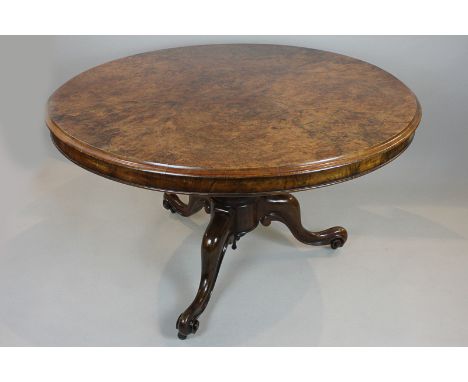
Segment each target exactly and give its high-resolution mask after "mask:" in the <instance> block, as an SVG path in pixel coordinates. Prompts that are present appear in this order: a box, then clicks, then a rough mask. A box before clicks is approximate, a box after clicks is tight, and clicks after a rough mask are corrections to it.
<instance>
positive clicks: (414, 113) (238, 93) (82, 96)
mask: <svg viewBox="0 0 468 382" xmlns="http://www.w3.org/2000/svg"><path fill="white" fill-rule="evenodd" d="M420 119H421V107H420V105H419V102H418V100H417V99H416V96H415V95H414V94H413V93H412V92H411V90H409V89H408V88H407V87H406V86H405V85H404V84H403V83H402V82H400V81H399V80H398V79H396V78H395V77H393V76H392V75H391V74H389V73H387V72H385V71H384V70H382V69H380V68H378V67H376V66H373V65H371V64H368V63H366V62H363V61H359V60H357V59H354V58H351V57H346V56H343V55H339V54H335V53H331V52H324V51H320V50H314V49H306V48H299V47H290V46H279V45H239V44H237V45H209V46H193V47H185V48H176V49H167V50H161V51H156V52H149V53H144V54H139V55H136V56H130V57H126V58H123V59H120V60H116V61H112V62H109V63H107V64H104V65H100V66H98V67H96V68H93V69H91V70H88V71H86V72H84V73H81V74H80V75H78V76H76V77H75V78H73V79H71V80H70V81H68V82H67V83H66V84H64V85H63V86H62V87H60V88H59V89H58V90H56V91H55V93H54V94H53V95H52V96H51V97H50V99H49V102H48V108H47V119H46V122H47V126H48V127H49V130H50V133H51V137H52V140H53V142H54V144H55V145H56V146H57V148H58V149H59V150H60V151H61V152H62V153H63V154H64V155H65V156H66V157H68V158H69V159H70V160H72V161H73V162H75V163H76V164H78V165H80V166H82V167H84V168H85V169H88V170H90V171H92V172H95V173H97V174H99V175H101V176H104V177H107V178H110V179H113V180H116V181H120V182H123V183H127V184H130V185H134V186H138V187H145V188H149V189H154V190H160V191H165V194H164V200H163V205H164V207H165V208H167V209H168V210H170V211H172V212H173V213H178V214H180V215H182V216H190V215H193V214H194V213H196V212H198V211H200V210H201V209H202V208H205V211H206V212H208V213H210V214H211V220H210V223H209V225H208V228H207V229H206V232H205V235H204V237H203V241H202V246H201V258H202V271H201V280H200V285H199V289H198V292H197V294H196V296H195V299H194V300H193V302H192V303H191V305H190V306H189V307H188V308H187V309H186V310H185V311H184V312H183V313H182V314H181V315H180V317H179V319H178V320H177V329H178V331H179V338H182V339H184V338H186V337H187V336H188V335H189V334H193V333H195V332H196V331H197V329H198V326H199V322H198V317H199V316H200V315H201V314H202V313H203V311H204V310H205V308H206V306H207V304H208V301H209V298H210V296H211V292H212V290H213V288H214V285H215V282H216V278H217V275H218V272H219V268H220V266H221V262H222V260H223V256H224V254H225V252H226V249H227V247H228V246H229V245H232V248H233V249H235V248H236V246H237V242H238V241H239V239H240V238H241V237H242V236H243V235H245V234H246V233H248V232H249V231H251V230H253V229H255V227H257V225H258V224H259V223H262V224H263V225H269V224H270V223H271V221H279V222H282V223H284V224H285V225H287V226H288V227H289V229H290V230H291V232H292V234H293V235H294V236H295V237H296V238H297V239H298V240H299V241H301V242H303V243H305V244H311V245H330V246H331V247H332V248H334V249H336V248H338V247H341V246H342V245H343V244H344V243H345V242H346V239H347V233H346V230H345V229H344V228H342V227H333V228H329V229H327V230H324V231H320V232H310V231H308V230H306V229H305V228H304V227H303V226H302V224H301V216H300V208H299V204H298V202H297V200H296V199H295V198H294V197H293V196H292V195H290V194H288V193H286V192H285V191H297V190H303V189H308V188H313V187H320V186H324V185H328V184H332V183H336V182H341V181H344V180H348V179H352V178H354V177H357V176H360V175H363V174H365V173H367V172H369V171H372V170H375V169H376V168H378V167H380V166H382V165H384V164H386V163H388V162H389V161H391V160H392V159H394V158H395V157H397V156H398V155H399V154H400V153H402V152H403V151H404V150H405V149H406V148H407V147H408V146H409V144H410V143H411V141H412V139H413V136H414V134H415V130H416V128H417V126H418V124H419V122H420ZM176 193H185V194H189V201H188V203H187V204H185V203H183V202H182V201H181V200H180V199H179V197H178V196H177V195H176Z"/></svg>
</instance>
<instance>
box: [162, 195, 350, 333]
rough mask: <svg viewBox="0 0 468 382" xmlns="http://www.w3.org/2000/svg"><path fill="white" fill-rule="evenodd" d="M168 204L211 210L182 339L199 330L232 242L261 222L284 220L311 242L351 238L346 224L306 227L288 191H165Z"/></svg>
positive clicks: (183, 210)
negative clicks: (181, 194) (186, 195)
mask: <svg viewBox="0 0 468 382" xmlns="http://www.w3.org/2000/svg"><path fill="white" fill-rule="evenodd" d="M164 206H165V207H166V208H167V209H169V210H171V211H172V212H173V213H179V214H180V215H182V216H190V215H193V214H194V213H196V212H198V211H199V210H201V209H202V208H203V206H205V211H207V212H209V213H210V214H211V219H210V223H209V224H208V227H207V229H206V231H205V234H204V236H203V240H202V245H201V277H200V284H199V287H198V290H197V293H196V295H195V298H194V299H193V301H192V303H191V304H190V305H189V306H188V308H187V309H186V310H185V311H184V312H182V314H181V315H180V316H179V318H178V319H177V322H176V328H177V330H178V337H179V338H180V339H186V338H187V336H188V335H190V334H195V333H196V332H197V330H198V327H199V324H200V323H199V321H198V317H199V316H200V315H201V314H202V313H203V311H204V310H205V308H206V307H207V305H208V302H209V300H210V297H211V294H212V292H213V288H214V286H215V283H216V279H217V277H218V273H219V269H220V267H221V263H222V261H223V257H224V254H225V253H226V250H227V248H228V246H229V245H232V248H233V249H236V248H237V242H238V241H239V240H240V238H241V237H242V236H244V235H245V234H247V233H248V232H250V231H252V230H254V229H255V228H256V227H257V226H258V224H259V223H262V224H263V225H266V226H268V225H270V224H271V222H272V221H279V222H281V223H284V224H285V225H286V226H287V227H288V228H289V229H290V231H291V233H292V234H293V235H294V237H295V238H296V239H298V240H299V241H301V242H302V243H304V244H309V245H330V246H331V248H333V249H337V248H339V247H342V246H343V245H344V243H345V242H346V240H347V238H348V233H347V232H346V230H345V229H344V228H343V227H332V228H329V229H326V230H323V231H319V232H311V231H308V230H306V229H305V228H304V227H303V226H302V223H301V213H300V208H299V202H298V201H297V199H296V198H295V197H294V196H292V195H290V194H287V193H283V194H275V195H269V196H252V197H213V198H212V197H208V198H203V197H197V196H191V197H190V199H189V202H188V204H185V203H183V202H181V200H180V199H179V198H178V197H177V196H176V195H173V194H165V195H164ZM206 207H207V208H206Z"/></svg>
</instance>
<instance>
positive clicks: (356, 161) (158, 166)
mask: <svg viewBox="0 0 468 382" xmlns="http://www.w3.org/2000/svg"><path fill="white" fill-rule="evenodd" d="M212 45H214V46H221V45H249V46H254V45H271V46H281V47H293V48H302V49H307V50H313V51H318V52H327V53H332V54H336V55H339V56H344V57H347V58H351V59H352V60H355V61H359V62H362V63H364V64H367V65H371V66H373V67H375V68H377V69H379V70H381V71H382V72H384V73H386V74H389V75H390V76H391V77H393V78H394V79H395V80H396V81H398V82H399V83H401V84H402V85H403V86H404V87H405V88H406V90H407V92H408V94H410V95H411V96H412V97H413V99H414V101H415V104H416V109H415V114H414V116H413V118H412V120H411V121H410V122H409V123H408V125H407V126H406V127H405V128H404V129H402V130H400V131H399V132H398V133H397V134H395V135H394V136H392V137H391V138H389V139H387V140H386V141H384V142H381V143H379V144H377V145H374V146H371V147H368V148H366V149H363V150H360V151H355V152H352V153H346V154H344V155H342V156H338V157H335V158H329V159H327V160H323V161H320V162H317V161H312V162H310V163H303V164H300V165H298V164H287V165H282V166H268V165H266V166H263V167H251V168H224V169H223V168H221V167H220V168H203V167H194V166H191V167H189V166H179V165H171V164H164V163H154V162H148V161H143V160H138V159H136V158H132V157H124V156H120V155H118V154H116V153H111V152H109V151H105V150H102V149H100V148H98V147H94V146H92V145H90V144H88V143H86V142H84V141H81V140H79V139H78V138H75V137H73V136H72V135H70V134H68V133H67V132H66V131H65V130H63V129H61V128H60V126H59V125H58V124H57V123H56V122H55V121H54V120H53V119H52V118H51V116H50V102H51V100H52V99H53V97H54V95H55V94H56V93H57V91H58V90H59V89H61V88H62V87H63V86H64V85H65V84H67V83H68V82H70V81H72V80H73V79H75V78H76V77H78V76H80V75H81V74H83V73H86V72H88V71H91V70H93V69H95V68H97V67H100V66H103V65H106V64H109V63H111V62H115V61H119V60H122V59H125V58H128V57H133V56H140V55H145V54H150V53H154V52H161V51H168V50H173V49H181V48H183V47H176V48H168V49H162V50H157V51H153V52H143V53H140V54H137V55H132V56H127V57H123V58H119V59H116V60H112V61H109V62H106V63H103V64H101V65H97V66H95V67H93V68H90V69H88V70H86V71H84V72H82V73H79V74H78V75H77V76H74V77H73V78H71V79H70V80H69V81H67V82H66V83H65V84H63V85H62V86H60V87H59V88H58V89H57V90H56V91H54V93H53V94H52V95H51V96H50V98H49V100H48V106H47V112H46V124H47V126H48V128H49V130H50V132H51V134H52V137H53V139H54V143H55V144H56V145H57V143H59V142H60V145H61V147H59V150H60V151H61V152H62V153H63V154H64V155H65V156H67V157H68V158H69V159H72V158H71V157H70V155H71V151H73V152H74V156H75V158H74V159H72V160H73V161H74V162H75V163H77V164H78V165H80V166H82V167H84V168H87V169H89V170H91V171H93V172H96V173H98V174H99V175H103V176H108V177H111V178H113V179H114V180H119V181H123V182H124V183H130V184H132V185H135V186H140V187H147V188H154V189H160V190H168V191H179V192H185V193H190V192H191V191H190V188H189V187H188V186H184V187H185V188H184V187H182V188H180V190H179V189H178V186H177V184H179V183H181V182H182V183H183V182H185V183H187V182H189V183H190V182H197V183H199V190H198V191H194V192H196V193H201V191H203V192H204V193H207V194H211V193H215V194H216V193H219V192H221V190H219V191H218V190H217V189H216V187H215V186H214V182H216V181H218V180H223V182H227V183H231V185H232V187H233V190H232V192H231V191H228V192H226V191H223V192H222V193H226V194H230V193H238V191H240V192H243V193H249V194H250V193H258V192H268V191H269V190H271V191H272V192H273V191H276V190H280V189H281V185H283V188H284V190H295V189H306V188H314V187H317V186H321V185H325V184H330V183H336V182H338V181H343V180H347V179H350V178H353V177H355V176H358V175H357V174H354V173H352V174H351V173H350V171H351V169H353V171H354V170H355V169H356V168H357V169H358V173H359V172H360V173H362V174H364V173H367V172H369V171H372V170H373V169H376V168H378V167H380V166H382V165H383V164H385V163H387V162H389V161H390V160H391V159H393V158H394V157H396V156H397V155H398V154H399V153H401V152H402V151H404V149H406V147H407V146H408V145H409V144H410V143H411V140H412V138H413V136H414V133H415V130H416V128H417V127H418V125H419V123H420V121H421V116H422V111H421V105H420V103H419V101H418V99H417V97H416V95H415V94H414V93H413V92H412V91H411V89H409V88H408V87H407V86H406V85H405V84H404V83H403V82H402V81H401V80H399V79H398V78H396V77H395V76H393V75H392V74H391V73H388V72H387V71H385V70H383V69H381V68H379V67H377V66H375V65H373V64H371V63H368V62H366V61H362V60H359V59H356V58H353V57H350V56H346V55H342V54H339V53H334V52H328V51H321V50H318V49H313V48H305V47H294V46H289V45H279V44H212ZM205 46H209V45H196V46H188V47H190V48H193V47H205ZM390 152H391V153H392V155H389V154H388V153H390ZM79 157H86V160H83V163H82V162H81V160H80V159H79ZM85 162H86V163H85ZM91 162H93V163H94V164H91ZM365 162H372V163H368V164H366V166H367V167H366V168H362V169H360V168H359V167H360V166H361V164H362V163H365ZM93 166H94V169H93V168H91V167H93ZM100 166H101V167H102V166H104V167H107V168H108V169H109V168H112V173H113V175H112V174H111V175H109V174H106V172H105V171H102V172H101V171H100V170H99V167H100ZM119 168H124V169H125V170H124V171H129V172H134V173H138V178H141V177H143V178H145V177H148V176H150V177H151V176H154V175H155V174H157V176H159V177H167V178H171V179H173V180H172V181H171V183H174V185H173V186H171V187H169V186H164V187H160V186H158V185H157V184H154V185H152V184H142V182H140V181H139V180H131V179H123V178H122V177H121V176H120V175H119V171H118V169H119ZM353 171H351V172H353ZM328 172H330V173H332V174H335V176H336V175H338V174H340V175H339V176H338V178H333V177H330V179H328V180H327V181H323V179H322V180H321V181H320V182H319V181H318V180H317V181H316V180H314V179H315V178H317V177H316V176H315V175H313V174H316V173H328ZM310 174H312V175H310ZM114 175H115V176H114ZM295 176H299V177H303V178H304V176H305V177H307V178H308V180H304V182H306V184H302V185H301V186H299V187H295V186H288V181H287V180H286V178H291V177H295ZM128 177H129V176H127V178H128ZM130 178H132V177H131V176H130ZM283 178H284V182H283ZM322 178H323V177H322ZM325 178H327V177H326V176H325ZM239 179H242V180H249V179H255V180H256V186H255V188H253V189H250V188H249V187H246V188H245V190H244V189H242V187H241V189H240V190H239V189H237V190H235V189H234V188H235V187H236V180H239ZM262 179H268V181H267V182H265V184H264V185H262ZM272 179H274V181H273V182H272ZM304 179H305V178H304ZM237 186H239V185H237ZM187 187H188V188H187Z"/></svg>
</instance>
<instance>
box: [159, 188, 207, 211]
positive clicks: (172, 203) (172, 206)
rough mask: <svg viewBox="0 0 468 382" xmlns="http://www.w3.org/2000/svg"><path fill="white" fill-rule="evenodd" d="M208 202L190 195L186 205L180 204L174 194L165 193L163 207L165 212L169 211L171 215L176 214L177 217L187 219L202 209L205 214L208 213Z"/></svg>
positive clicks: (200, 197)
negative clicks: (180, 216)
mask: <svg viewBox="0 0 468 382" xmlns="http://www.w3.org/2000/svg"><path fill="white" fill-rule="evenodd" d="M209 204H210V203H209V200H208V198H206V197H203V196H198V195H190V196H189V202H188V204H185V203H184V202H182V200H180V199H179V197H178V196H177V195H176V194H170V193H167V192H165V193H164V197H163V206H164V208H165V209H166V210H170V211H171V212H172V213H173V214H174V213H178V214H179V215H182V216H185V217H188V216H191V215H193V214H195V213H197V212H198V211H200V210H201V209H202V208H203V207H205V210H206V212H207V213H209V212H210V211H209Z"/></svg>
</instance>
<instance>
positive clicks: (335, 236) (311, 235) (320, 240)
mask: <svg viewBox="0 0 468 382" xmlns="http://www.w3.org/2000/svg"><path fill="white" fill-rule="evenodd" d="M259 203H260V205H259V209H260V213H261V216H262V217H261V219H260V221H261V223H262V224H263V225H265V226H268V225H270V223H271V222H272V221H274V220H276V221H280V222H282V223H284V224H285V225H286V226H287V227H288V228H289V229H290V230H291V233H292V234H293V235H294V237H295V238H296V239H297V240H299V241H300V242H302V243H304V244H311V245H328V244H329V245H330V246H331V247H332V248H333V249H336V248H338V247H342V246H343V244H344V243H345V242H346V239H347V238H348V233H347V232H346V230H345V229H344V228H343V227H332V228H329V229H326V230H324V231H319V232H310V231H308V230H306V229H305V228H304V227H303V226H302V223H301V211H300V207H299V202H298V201H297V199H296V198H295V197H294V196H292V195H290V194H280V195H271V196H265V197H262V198H261V200H260V202H259Z"/></svg>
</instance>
